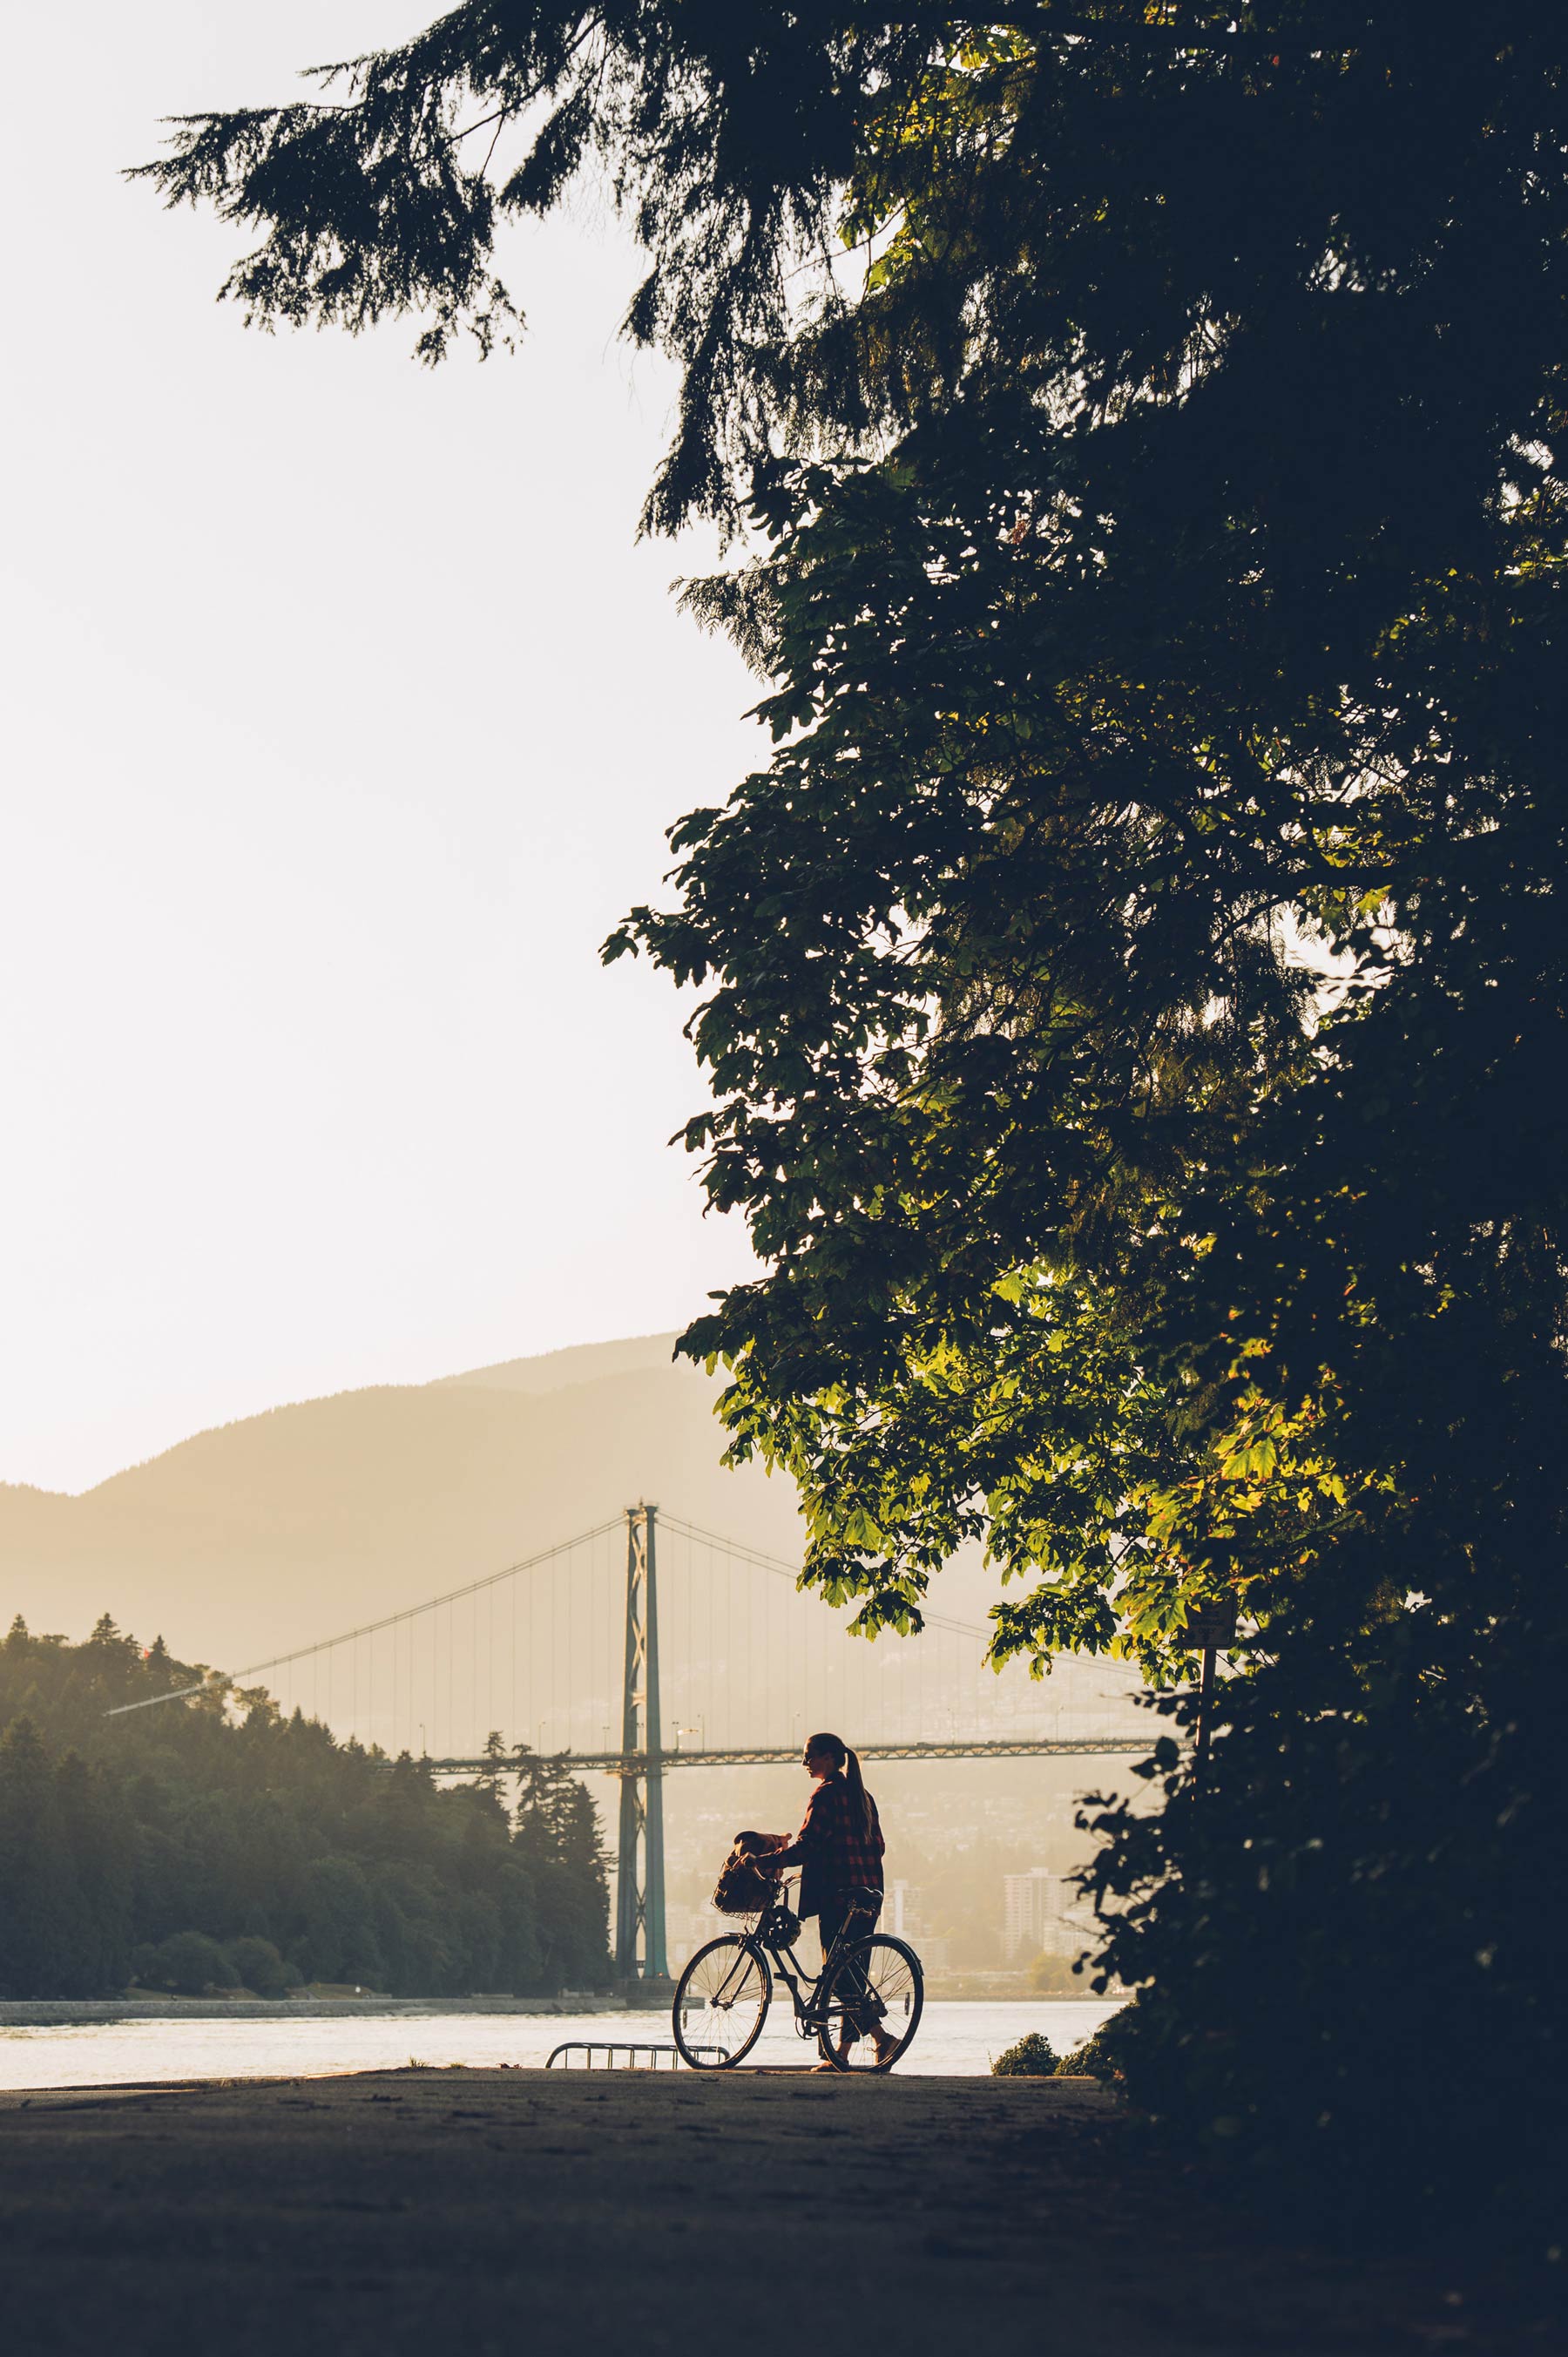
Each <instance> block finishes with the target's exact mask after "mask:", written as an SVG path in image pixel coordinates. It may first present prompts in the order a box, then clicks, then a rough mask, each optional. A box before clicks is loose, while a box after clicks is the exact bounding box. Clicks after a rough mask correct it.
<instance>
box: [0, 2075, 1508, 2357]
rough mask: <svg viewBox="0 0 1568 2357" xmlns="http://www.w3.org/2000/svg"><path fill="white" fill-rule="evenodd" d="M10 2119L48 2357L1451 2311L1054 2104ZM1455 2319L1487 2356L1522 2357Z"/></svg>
mask: <svg viewBox="0 0 1568 2357" xmlns="http://www.w3.org/2000/svg"><path fill="white" fill-rule="evenodd" d="M0 2124H3V2127H4V2134H3V2135H0V2211H3V2213H4V2215H5V2248H6V2257H7V2260H8V2262H9V2264H8V2267H7V2289H6V2323H7V2326H8V2328H9V2331H10V2336H11V2345H12V2347H14V2348H15V2349H16V2350H18V2351H26V2352H45V2353H46V2357H78V2352H81V2357H87V2352H92V2357H97V2352H101V2351H103V2350H106V2349H110V2350H113V2352H115V2357H155V2352H156V2357H167V2353H168V2352H186V2351H194V2350H201V2349H207V2348H209V2347H213V2346H217V2345H219V2344H220V2345H221V2347H222V2349H223V2351H224V2352H225V2357H277V2352H279V2351H280V2350H285V2349H286V2350H287V2351H288V2352H290V2357H440V2352H446V2351H460V2352H464V2357H512V2352H518V2351H525V2352H527V2357H584V2352H590V2353H591V2357H599V2352H620V2351H632V2350H635V2351H638V2352H652V2353H653V2357H663V2353H664V2352H678V2357H710V2352H712V2357H720V2352H724V2357H733V2352H736V2351H737V2350H738V2351H742V2352H746V2357H802V2352H808V2357H865V2352H868V2351H878V2350H886V2351H888V2352H897V2357H938V2352H948V2351H950V2350H953V2349H969V2348H983V2349H984V2350H985V2352H986V2357H1061V2353H1062V2352H1080V2351H1087V2352H1093V2357H1215V2352H1230V2351H1234V2352H1238V2353H1239V2352H1242V2351H1248V2352H1251V2351H1255V2350H1258V2349H1267V2350H1268V2351H1269V2352H1270V2357H1363V2352H1372V2351H1374V2350H1375V2351H1380V2352H1386V2351H1388V2350H1389V2349H1391V2348H1395V2347H1398V2348H1407V2347H1409V2348H1413V2347H1415V2346H1416V2345H1417V2344H1418V2342H1419V2343H1420V2345H1423V2346H1424V2345H1426V2344H1427V2342H1428V2341H1438V2340H1440V2339H1441V2340H1444V2341H1445V2340H1447V2339H1448V2338H1451V2337H1452V2319H1453V2317H1454V2315H1455V2309H1453V2307H1452V2306H1444V2304H1443V2300H1442V2294H1443V2292H1444V2290H1447V2289H1449V2288H1450V2287H1452V2286H1453V2285H1454V2283H1455V2270H1454V2263H1453V2261H1452V2259H1451V2258H1450V2257H1444V2258H1443V2259H1442V2260H1441V2261H1438V2260H1434V2262H1433V2266H1434V2274H1433V2276H1432V2277H1431V2279H1430V2280H1429V2281H1423V2280H1422V2279H1421V2278H1420V2277H1419V2276H1412V2275H1409V2274H1402V2273H1400V2272H1399V2271H1396V2270H1390V2269H1387V2268H1384V2269H1382V2270H1380V2271H1379V2272H1378V2273H1377V2274H1376V2275H1374V2276H1358V2273H1357V2271H1356V2270H1355V2269H1354V2267H1353V2266H1351V2265H1350V2264H1349V2263H1348V2262H1347V2261H1345V2260H1343V2259H1337V2258H1334V2257H1332V2256H1328V2255H1325V2254H1323V2253H1321V2252H1319V2253H1316V2254H1313V2253H1304V2252H1303V2251H1302V2250H1301V2249H1300V2248H1299V2247H1298V2246H1293V2244H1291V2243H1290V2242H1282V2243H1280V2244H1273V2246H1271V2244H1269V2242H1268V2240H1267V2238H1266V2236H1265V2234H1264V2233H1262V2231H1261V2230H1260V2228H1259V2226H1258V2224H1257V2222H1256V2221H1255V2220H1254V2221H1245V2220H1242V2219H1240V2218H1237V2217H1234V2216H1232V2215H1231V2214H1230V2212H1229V2210H1228V2208H1227V2205H1225V2204H1224V2203H1219V2202H1215V2201H1206V2200H1205V2199H1204V2198H1203V2195H1202V2193H1201V2191H1200V2190H1197V2188H1196V2187H1195V2185H1194V2184H1193V2183H1192V2182H1191V2181H1190V2180H1188V2179H1185V2178H1183V2176H1182V2175H1181V2174H1180V2172H1178V2171H1174V2170H1172V2169H1170V2168H1169V2167H1168V2165H1166V2164H1162V2163H1160V2162H1158V2161H1156V2160H1155V2159H1154V2158H1152V2157H1150V2156H1149V2155H1147V2154H1146V2153H1145V2152H1144V2148H1143V2147H1142V2145H1141V2143H1140V2141H1139V2139H1138V2137H1137V2136H1136V2135H1135V2133H1131V2132H1130V2130H1129V2126H1128V2124H1127V2123H1125V2122H1124V2121H1123V2120H1122V2118H1121V2117H1119V2116H1118V2115H1117V2114H1116V2113H1115V2112H1114V2110H1112V2109H1108V2108H1107V2107H1106V2106H1105V2105H1104V2104H1085V2103H1084V2101H1083V2100H1082V2098H1081V2096H1079V2095H1076V2094H1069V2095H1064V2094H1063V2093H1059V2092H1058V2090H1056V2089H1054V2088H1053V2087H1052V2085H1051V2083H1049V2082H1048V2081H1044V2082H1041V2081H1034V2082H1031V2081H1019V2080H993V2079H918V2078H908V2079H906V2078H900V2077H894V2078H893V2079H890V2080H869V2081H844V2080H841V2079H837V2078H832V2079H796V2078H792V2077H784V2078H774V2077H771V2076H767V2075H764V2076H759V2077H757V2078H750V2079H745V2080H717V2081H713V2080H705V2079H702V2078H697V2077H693V2076H691V2075H687V2074H682V2075H681V2076H679V2077H660V2078H653V2077H651V2076H647V2075H639V2076H638V2077H635V2078H633V2077H630V2076H628V2075H626V2074H622V2075H620V2076H608V2075H607V2076H603V2077H601V2076H590V2075H588V2074H582V2075H578V2076H574V2077H567V2076H565V2075H564V2073H562V2072H558V2071H557V2072H549V2073H546V2072H495V2071H434V2072H391V2073H382V2074H379V2075H375V2076H368V2077H363V2078H340V2079H325V2080H322V2079H318V2080H305V2081H295V2082H293V2083H288V2082H282V2083H273V2084H255V2083H252V2084H250V2085H238V2086H237V2085H232V2084H231V2085H217V2086H209V2087H205V2088H203V2087H185V2088H177V2089H174V2090H171V2091H166V2092H161V2093H155V2092H152V2091H149V2090H145V2089H143V2090H133V2091H129V2092H125V2093H113V2092H110V2091H104V2090H97V2091H93V2092H91V2093H70V2094H59V2095H54V2096H34V2097H32V2098H31V2099H30V2102H29V2103H28V2104H27V2105H26V2106H25V2107H24V2105H23V2104H21V2103H19V2102H18V2100H17V2099H16V2098H15V2097H12V2098H9V2099H6V2098H4V2097H0ZM1290 2226H1291V2221H1290V2220H1289V2219H1286V2220H1285V2221H1284V2222H1283V2232H1284V2233H1289V2231H1290ZM1438 2268H1441V2270H1442V2272H1441V2273H1438V2272H1436V2270H1437V2269H1438ZM1459 2313H1461V2314H1462V2317H1463V2319H1464V2322H1465V2326H1466V2336H1465V2345H1466V2350H1467V2351H1470V2352H1476V2357H1482V2353H1483V2352H1487V2351H1488V2350H1496V2351H1498V2352H1501V2351H1502V2350H1503V2349H1505V2348H1507V2347H1509V2346H1511V2347H1513V2348H1515V2349H1517V2348H1519V2347H1520V2346H1521V2345H1523V2344H1522V2343H1521V2342H1520V2341H1519V2340H1517V2339H1515V2340H1514V2341H1512V2342H1509V2341H1507V2340H1506V2339H1505V2338H1504V2337H1503V2335H1502V2333H1501V2332H1500V2331H1499V2332H1498V2334H1497V2336H1496V2337H1495V2338H1494V2337H1493V2335H1492V2333H1491V2332H1490V2331H1489V2330H1488V2319H1487V2309H1486V2305H1485V2302H1484V2301H1479V2302H1478V2301H1477V2298H1475V2297H1474V2296H1473V2295H1472V2296H1471V2297H1470V2298H1467V2299H1466V2305H1465V2306H1464V2308H1463V2309H1462V2310H1460V2311H1459ZM1440 2328H1441V2329H1440ZM1530 2345H1531V2346H1535V2345H1542V2346H1543V2345H1544V2343H1541V2344H1537V2343H1535V2342H1531V2343H1530Z"/></svg>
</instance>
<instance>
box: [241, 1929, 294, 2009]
mask: <svg viewBox="0 0 1568 2357" xmlns="http://www.w3.org/2000/svg"><path fill="white" fill-rule="evenodd" d="M226 1953H227V1955H228V1958H229V1962H230V1964H231V1965H232V1967H233V1970H234V1975H235V1977H236V1979H237V1980H238V1982H239V1985H240V1986H241V1987H242V1988H248V1989H249V1990H250V1992H251V1994H252V1996H287V1995H288V1992H289V1990H290V1989H291V1988H297V1987H298V1986H299V1985H300V1978H301V1975H300V1971H299V1967H298V1965H297V1964H290V1963H289V1962H288V1961H287V1960H286V1958H285V1957H283V1956H280V1955H279V1953H278V1952H277V1950H276V1948H274V1945H273V1943H272V1942H271V1941H270V1940H263V1939H259V1938H258V1937H257V1936H256V1935H255V1933H254V1932H248V1933H246V1934H245V1935H244V1936H243V1937H242V1938H241V1939H238V1940H231V1941H230V1943H229V1946H228V1949H227V1951H226Z"/></svg>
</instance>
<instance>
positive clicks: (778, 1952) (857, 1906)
mask: <svg viewBox="0 0 1568 2357" xmlns="http://www.w3.org/2000/svg"><path fill="white" fill-rule="evenodd" d="M792 1889H794V1885H793V1884H792V1883H789V1882H786V1883H784V1884H783V1885H782V1886H781V1888H780V1891H779V1897H778V1899H776V1900H775V1901H774V1902H773V1905H772V1906H771V1907H768V1908H767V1909H765V1910H764V1911H763V1913H762V1914H761V1915H760V1916H759V1917H758V1919H757V1929H756V1931H755V1932H747V1933H746V1940H747V1943H748V1944H749V1945H750V1946H751V1947H753V1948H754V1949H756V1950H757V1951H758V1952H759V1953H760V1954H761V1956H762V1958H763V1960H764V1962H765V1963H766V1964H768V1967H769V1970H770V1973H771V1974H772V1975H775V1976H776V1977H777V1978H778V1979H779V1980H781V1981H782V1982H783V1984H784V1986H785V1987H786V1988H787V1989H788V1990H789V2002H790V2004H791V2006H792V2007H794V2013H795V2028H796V2029H797V2031H798V2032H799V2034H800V2037H802V2038H809V2037H810V2036H811V2034H812V2032H813V2031H815V2030H818V2029H822V2028H823V2027H824V2026H825V2022H826V2018H827V2017H826V2015H825V2013H824V2012H822V2010H821V2009H820V2007H819V1999H821V1998H822V1997H823V1996H824V1995H825V1992H826V1991H827V1990H828V1989H830V1988H831V1987H832V1977H833V1974H834V1972H835V1971H836V1970H837V1968H838V1966H839V1964H840V1963H841V1962H842V1961H843V1956H844V1953H845V1952H846V1951H847V1950H848V1949H849V1948H851V1947H852V1946H854V1943H855V1942H856V1941H858V1940H862V1939H864V1938H865V1936H866V1934H865V1931H864V1930H863V1929H862V1926H863V1925H865V1924H867V1923H872V1922H875V1920H876V1914H877V1910H876V1909H875V1907H872V1906H869V1905H867V1904H866V1903H865V1901H864V1900H857V1901H855V1902H854V1903H852V1904H851V1905H850V1907H848V1908H847V1909H846V1910H845V1913H844V1919H843V1922H842V1923H841V1924H840V1925H839V1928H838V1930H837V1932H835V1933H834V1935H833V1941H832V1946H831V1947H830V1948H829V1950H828V1952H827V1953H826V1955H825V1956H824V1957H823V1958H822V1971H821V1972H820V1973H817V1974H814V1975H813V1974H811V1973H809V1972H808V1971H807V1970H806V1967H805V1965H804V1964H802V1963H801V1962H800V1957H799V1956H798V1955H797V1954H796V1953H795V1946H794V1942H793V1940H785V1939H783V1938H780V1937H779V1935H778V1933H777V1932H773V1933H770V1932H769V1931H768V1923H769V1920H770V1919H777V1917H778V1916H779V1915H782V1914H790V1915H792V1914H793V1910H792V1909H791V1908H789V1906H788V1904H787V1901H786V1896H785V1894H786V1893H787V1892H789V1891H790V1890H792ZM802 1986H803V1987H804V1988H805V1989H806V1990H807V1991H808V1992H809V1994H807V1995H806V1996H805V1997H804V2000H803V2001H802V1996H801V1990H802Z"/></svg>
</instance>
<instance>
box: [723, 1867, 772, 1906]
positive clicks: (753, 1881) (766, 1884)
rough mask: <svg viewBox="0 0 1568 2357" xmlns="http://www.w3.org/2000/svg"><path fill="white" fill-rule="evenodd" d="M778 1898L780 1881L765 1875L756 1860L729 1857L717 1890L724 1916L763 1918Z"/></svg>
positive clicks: (770, 1875)
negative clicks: (761, 1916)
mask: <svg viewBox="0 0 1568 2357" xmlns="http://www.w3.org/2000/svg"><path fill="white" fill-rule="evenodd" d="M778 1897H779V1880H778V1877H777V1876H776V1875H772V1874H765V1873H764V1872H763V1870H762V1867H760V1865H759V1864H758V1863H757V1859H756V1858H754V1857H726V1858H725V1862H724V1867H723V1870H722V1872H721V1873H720V1875H719V1878H718V1881H717V1882H716V1883H715V1884H714V1906H715V1907H716V1908H717V1909H718V1910H719V1913H720V1914H721V1915H760V1914H762V1913H763V1912H764V1910H766V1909H768V1908H769V1907H771V1906H772V1905H773V1903H774V1901H775V1900H777V1898H778Z"/></svg>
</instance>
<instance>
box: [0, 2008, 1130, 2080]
mask: <svg viewBox="0 0 1568 2357" xmlns="http://www.w3.org/2000/svg"><path fill="white" fill-rule="evenodd" d="M1114 2011H1115V2007H1113V2006H1110V2005H1101V2004H1096V2003H1093V2002H1090V2003H1084V2002H1081V2001H1080V2000H1079V1999H1077V1998H1072V1999H1063V2000H1061V2001H1059V2002H1057V2003H1039V2002H1036V2003H1035V2004H1032V2005H1027V2004H1026V2005H961V2004H956V2003H951V2002H945V2003H937V2002H934V2001H933V2002H932V2003H930V2004H929V2005H928V2006H927V2007H926V2011H925V2017H924V2018H923V2020H922V2021H921V2024H920V2030H919V2035H918V2038H917V2039H916V2040H915V2043H914V2045H913V2046H912V2047H911V2048H910V2050H909V2052H908V2057H907V2058H906V2060H905V2061H904V2062H903V2063H902V2064H901V2065H900V2066H899V2067H900V2069H901V2070H902V2071H905V2072H911V2071H913V2072H939V2073H941V2074H942V2075H944V2076H949V2077H965V2076H969V2075H972V2074H975V2073H983V2072H987V2071H989V2070H990V2068H991V2060H992V2057H993V2055H996V2054H1000V2053H1001V2052H1002V2050H1003V2049H1004V2047H1008V2046H1011V2045H1012V2044H1013V2043H1014V2041H1015V2040H1016V2039H1019V2038H1022V2037H1023V2035H1024V2033H1025V2031H1026V2030H1029V2029H1039V2030H1043V2031H1044V2032H1045V2034H1046V2036H1047V2038H1048V2039H1049V2040H1050V2041H1051V2044H1052V2045H1053V2046H1054V2047H1055V2048H1056V2050H1057V2052H1058V2054H1065V2053H1066V2052H1067V2051H1068V2050H1069V2048H1071V2047H1074V2046H1077V2045H1079V2043H1080V2042H1081V2040H1084V2039H1085V2038H1087V2037H1088V2036H1089V2034H1090V2031H1091V2030H1093V2029H1098V2027H1099V2025H1100V2024H1101V2022H1102V2021H1103V2020H1104V2019H1105V2018H1106V2016H1107V2015H1108V2014H1110V2013H1112V2012H1114ZM573 2038H598V2039H607V2038H614V2039H628V2040H632V2039H635V2040H639V2041H646V2042H648V2043H658V2042H662V2043H665V2044H668V2043H669V2040H670V2024H669V2021H668V2019H667V2018H665V2017H663V2016H661V2015H660V2014H650V2013H594V2014H583V2015H580V2016H576V2017H573V2016H570V2015H566V2014H553V2015H548V2014H522V2015H518V2014H510V2015H509V2014H478V2013H476V2014H461V2013H456V2014H455V2013H442V2014H408V2013H405V2014H400V2015H398V2016H396V2017H395V2018H391V2019H377V2018H368V2017H365V2016H357V2017H355V2018H350V2019H348V2020H343V2021H291V2020H289V2019H288V2018H286V2016H285V2017H283V2018H280V2019H278V2020H277V2021H271V2020H268V2021H129V2022H117V2021H105V2022H94V2023H91V2024H90V2025H88V2026H85V2027H82V2028H70V2029H0V2087H104V2086H115V2085H123V2084H126V2083H132V2084H134V2083H142V2084H145V2083H149V2082H152V2081H158V2080H168V2079H220V2078H221V2079H273V2078H316V2079H321V2078H329V2077H330V2076H332V2074H333V2073H334V2072H342V2071H376V2070H395V2069H398V2068H401V2066H402V2065H403V2064H404V2063H406V2062H409V2061H420V2062H435V2063H441V2062H472V2063H488V2064H495V2063H497V2062H525V2063H535V2064H537V2063H541V2062H542V2061H545V2059H546V2058H547V2056H548V2055H549V2052H550V2050H551V2048H552V2047H553V2046H559V2045H561V2044H562V2043H563V2042H564V2040H568V2039H573ZM749 2059H750V2060H751V2061H754V2062H799V2061H803V2060H809V2061H816V2054H815V2051H814V2050H806V2049H804V2048H802V2046H801V2044H800V2040H799V2039H797V2038H796V2036H795V2035H794V2032H793V2030H792V2029H791V2028H790V2027H789V2013H788V2011H787V2010H785V2011H782V2012H781V2011H780V2009H779V2007H777V2006H775V2007H774V2008H773V2010H772V2012H771V2013H770V2014H769V2015H768V2028H767V2029H766V2030H765V2031H764V2033H763V2035H762V2038H761V2039H760V2040H759V2041H758V2043H757V2046H756V2048H754V2050H753V2051H752V2054H751V2056H750V2058H749Z"/></svg>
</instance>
